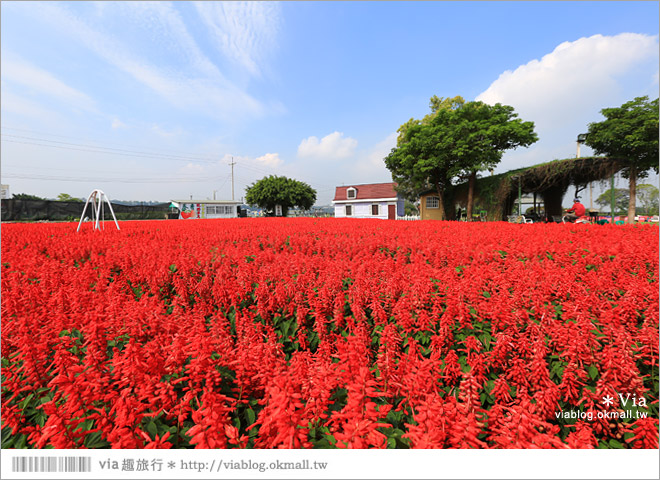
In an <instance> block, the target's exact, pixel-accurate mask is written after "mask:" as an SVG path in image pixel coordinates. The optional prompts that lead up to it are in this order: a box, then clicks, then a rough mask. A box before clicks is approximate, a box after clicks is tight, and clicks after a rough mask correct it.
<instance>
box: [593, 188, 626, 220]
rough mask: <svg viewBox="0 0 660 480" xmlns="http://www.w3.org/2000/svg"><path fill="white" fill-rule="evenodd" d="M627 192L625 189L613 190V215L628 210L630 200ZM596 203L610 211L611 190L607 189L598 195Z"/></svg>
mask: <svg viewBox="0 0 660 480" xmlns="http://www.w3.org/2000/svg"><path fill="white" fill-rule="evenodd" d="M628 195H629V192H628V189H627V188H615V189H614V213H613V214H614V215H616V213H617V212H625V211H626V209H627V208H628V203H629V201H630V199H629V198H628ZM596 203H597V204H598V205H600V206H601V207H602V208H603V209H605V208H607V210H611V208H612V207H611V205H612V189H611V188H610V189H608V190H606V191H605V192H603V193H601V194H600V195H598V198H597V199H596Z"/></svg>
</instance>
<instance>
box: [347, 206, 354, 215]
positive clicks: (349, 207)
mask: <svg viewBox="0 0 660 480" xmlns="http://www.w3.org/2000/svg"><path fill="white" fill-rule="evenodd" d="M351 215H353V205H346V216H347V217H350V216H351Z"/></svg>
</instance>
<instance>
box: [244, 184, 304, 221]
mask: <svg viewBox="0 0 660 480" xmlns="http://www.w3.org/2000/svg"><path fill="white" fill-rule="evenodd" d="M245 201H246V202H247V203H249V204H250V205H257V206H259V207H261V208H264V209H265V210H266V213H267V214H268V215H274V213H275V206H276V205H281V206H282V215H284V216H286V215H287V212H288V211H289V209H290V208H292V207H298V208H302V209H303V210H309V209H310V208H312V206H313V205H314V202H315V201H316V190H314V189H313V188H312V187H310V186H309V185H307V184H306V183H304V182H300V181H298V180H293V179H290V178H286V177H278V176H275V175H269V176H268V177H264V178H262V179H261V180H259V181H257V182H255V183H253V184H252V185H250V186H249V187H247V188H246V190H245Z"/></svg>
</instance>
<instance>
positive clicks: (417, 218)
mask: <svg viewBox="0 0 660 480" xmlns="http://www.w3.org/2000/svg"><path fill="white" fill-rule="evenodd" d="M396 219H397V220H419V215H404V216H403V217H396Z"/></svg>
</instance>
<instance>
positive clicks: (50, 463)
mask: <svg viewBox="0 0 660 480" xmlns="http://www.w3.org/2000/svg"><path fill="white" fill-rule="evenodd" d="M11 471H12V472H91V471H92V457H13V458H12V459H11Z"/></svg>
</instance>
